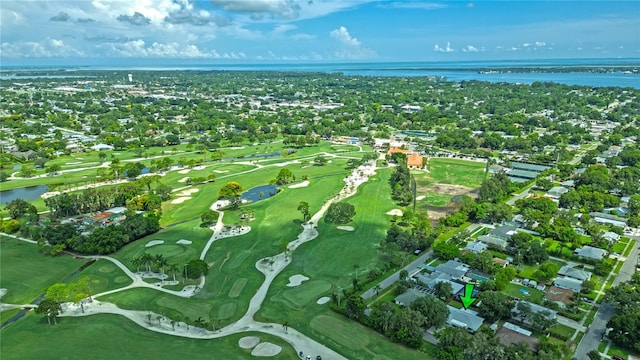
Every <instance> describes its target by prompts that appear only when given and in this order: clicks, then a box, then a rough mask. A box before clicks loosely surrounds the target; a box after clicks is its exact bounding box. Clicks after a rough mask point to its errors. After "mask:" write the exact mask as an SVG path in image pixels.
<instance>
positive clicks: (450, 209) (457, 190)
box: [416, 183, 478, 222]
mask: <svg viewBox="0 0 640 360" xmlns="http://www.w3.org/2000/svg"><path fill="white" fill-rule="evenodd" d="M416 192H417V193H427V192H433V193H437V194H443V195H448V196H451V198H452V199H451V201H449V203H448V204H447V205H446V206H422V208H423V209H425V210H427V212H428V214H429V219H430V220H431V221H433V222H435V221H437V220H438V219H441V218H443V217H445V216H447V215H450V214H453V213H454V212H456V211H458V210H459V209H460V205H459V204H458V203H457V202H456V200H457V199H456V198H457V197H460V196H463V195H467V196H469V197H471V198H472V199H477V198H478V194H477V193H476V192H475V191H474V189H472V188H470V187H467V186H462V185H452V184H440V183H438V184H434V185H431V186H426V187H420V188H418V189H416ZM423 199H424V198H423Z"/></svg>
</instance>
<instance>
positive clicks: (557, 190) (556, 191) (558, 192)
mask: <svg viewBox="0 0 640 360" xmlns="http://www.w3.org/2000/svg"><path fill="white" fill-rule="evenodd" d="M568 191H569V189H567V188H566V187H564V186H554V187H552V188H551V189H549V191H547V193H546V194H545V195H544V196H545V197H549V198H552V199H560V196H562V194H564V193H566V192H568Z"/></svg>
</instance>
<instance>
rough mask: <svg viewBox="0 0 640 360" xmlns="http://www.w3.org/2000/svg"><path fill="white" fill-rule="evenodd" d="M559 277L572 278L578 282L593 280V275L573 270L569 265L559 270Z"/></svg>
mask: <svg viewBox="0 0 640 360" xmlns="http://www.w3.org/2000/svg"><path fill="white" fill-rule="evenodd" d="M558 275H560V276H564V277H570V278H573V279H576V280H580V281H585V280H589V279H591V273H590V272H588V271H584V270H580V269H576V268H573V267H571V266H569V265H565V266H563V267H561V268H560V270H558Z"/></svg>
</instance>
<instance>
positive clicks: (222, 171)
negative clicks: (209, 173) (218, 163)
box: [213, 170, 229, 174]
mask: <svg viewBox="0 0 640 360" xmlns="http://www.w3.org/2000/svg"><path fill="white" fill-rule="evenodd" d="M213 172H214V173H218V174H224V173H228V172H229V170H213Z"/></svg>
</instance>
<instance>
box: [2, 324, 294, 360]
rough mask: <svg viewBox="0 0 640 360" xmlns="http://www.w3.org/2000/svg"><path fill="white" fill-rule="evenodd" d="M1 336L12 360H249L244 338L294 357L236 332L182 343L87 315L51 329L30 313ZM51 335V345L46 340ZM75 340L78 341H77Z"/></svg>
mask: <svg viewBox="0 0 640 360" xmlns="http://www.w3.org/2000/svg"><path fill="white" fill-rule="evenodd" d="M9 329H10V331H3V332H2V347H1V350H0V357H1V358H2V359H3V360H12V359H16V360H17V359H158V360H161V359H176V358H177V357H180V354H184V355H185V356H188V357H189V358H190V359H212V358H215V359H230V360H235V359H237V360H241V359H242V360H244V359H251V358H252V356H251V355H250V354H251V350H250V349H249V350H244V349H241V348H240V347H239V346H238V340H239V339H240V338H242V337H244V336H257V337H259V338H260V340H261V341H263V342H265V341H267V342H271V343H274V344H277V345H279V346H281V347H282V351H281V352H280V354H278V355H276V356H273V357H269V359H274V360H279V359H282V360H284V359H287V360H289V359H294V358H296V357H297V355H296V354H297V352H296V350H295V349H293V348H292V347H291V345H289V344H288V343H286V342H285V341H283V340H281V339H280V338H277V337H275V336H270V335H267V334H263V333H242V334H234V335H229V336H227V337H224V338H222V339H213V340H199V339H187V338H181V337H177V336H170V335H165V334H160V333H156V332H153V331H149V330H146V329H143V328H141V327H140V326H138V325H137V324H135V323H133V322H131V321H129V320H128V319H126V318H123V317H121V316H117V315H106V314H101V315H92V316H88V317H82V318H74V319H70V318H61V319H59V324H58V325H56V326H50V325H47V321H46V320H45V319H43V318H41V317H39V316H37V315H35V314H29V315H28V316H26V317H25V318H23V319H22V320H20V321H19V322H17V323H15V324H13V325H11V327H10V328H9ZM51 336H55V339H56V340H55V343H56V345H55V346H50V345H51V344H50V337H51ZM79 339H82V340H81V341H79Z"/></svg>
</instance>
